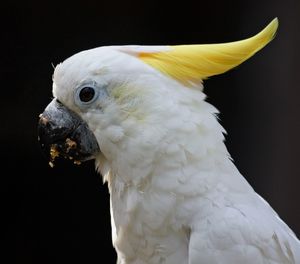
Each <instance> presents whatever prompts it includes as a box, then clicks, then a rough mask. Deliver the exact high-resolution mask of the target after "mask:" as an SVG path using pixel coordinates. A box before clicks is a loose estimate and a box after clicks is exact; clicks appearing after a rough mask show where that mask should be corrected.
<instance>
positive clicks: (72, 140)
mask: <svg viewBox="0 0 300 264" xmlns="http://www.w3.org/2000/svg"><path fill="white" fill-rule="evenodd" d="M38 135H39V138H38V140H39V142H40V145H41V147H42V149H43V151H44V152H45V153H46V156H47V157H48V158H49V160H50V161H49V164H50V166H51V167H53V165H54V163H53V162H54V160H55V158H57V157H59V156H61V157H64V158H67V159H71V160H73V161H74V163H75V164H80V162H81V161H86V160H89V159H93V158H95V155H96V154H97V153H98V152H100V148H99V146H98V143H97V140H96V138H95V136H94V134H93V133H92V131H91V130H90V129H89V127H88V125H87V124H86V123H85V122H84V121H83V120H82V119H81V117H80V116H78V115H77V114H76V113H74V112H73V111H71V110H70V109H68V108H67V107H65V106H64V105H63V104H62V103H60V102H59V101H58V100H57V99H53V100H52V101H51V103H50V104H49V105H48V106H47V107H46V109H45V111H44V112H43V113H42V114H41V115H40V120H39V124H38Z"/></svg>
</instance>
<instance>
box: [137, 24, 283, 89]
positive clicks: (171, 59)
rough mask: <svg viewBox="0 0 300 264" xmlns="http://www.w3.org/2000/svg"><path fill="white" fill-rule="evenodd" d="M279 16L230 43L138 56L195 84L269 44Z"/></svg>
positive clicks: (161, 69) (184, 80) (159, 68)
mask: <svg viewBox="0 0 300 264" xmlns="http://www.w3.org/2000/svg"><path fill="white" fill-rule="evenodd" d="M277 27H278V19H277V18H275V19H274V20H272V22H271V23H270V24H269V25H268V26H266V27H265V28H264V29H263V30H262V31H261V32H260V33H258V34H257V35H255V36H253V37H251V38H248V39H244V40H240V41H235V42H229V43H221V44H203V45H177V46H169V48H168V49H164V50H161V51H148V50H145V51H140V52H138V57H139V58H140V59H141V60H142V61H144V62H145V63H147V64H149V65H151V66H152V67H154V68H156V69H157V70H159V71H161V72H163V73H165V74H167V75H169V76H171V77H172V78H174V79H176V80H178V81H180V82H182V83H184V84H185V85H193V84H197V83H199V82H201V81H202V80H204V79H206V78H208V77H210V76H213V75H217V74H221V73H224V72H226V71H228V70H230V69H232V68H234V67H236V66H238V65H239V64H241V63H242V62H244V61H245V60H247V59H248V58H250V57H251V56H252V55H254V54H255V53H256V52H257V51H259V50H260V49H262V48H263V47H264V46H265V45H267V44H268V43H269V42H270V41H271V40H272V39H273V38H274V36H275V33H276V30H277Z"/></svg>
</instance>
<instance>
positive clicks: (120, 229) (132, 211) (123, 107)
mask: <svg viewBox="0 0 300 264" xmlns="http://www.w3.org/2000/svg"><path fill="white" fill-rule="evenodd" d="M277 26H278V21H277V19H274V20H273V21H272V22H271V23H270V24H269V25H268V26H267V27H266V28H265V29H264V30H263V31H261V32H260V33H259V34H257V35H255V36H254V37H252V38H249V39H245V40H242V41H236V42H231V43H224V44H209V45H208V44H207V45H179V46H109V47H100V48H95V49H91V50H86V51H83V52H80V53H78V54H75V55H74V56H72V57H70V58H68V59H67V60H65V61H64V62H63V63H61V64H59V65H58V66H57V67H56V69H55V71H54V75H53V95H54V99H53V101H52V102H51V103H50V104H49V105H48V107H47V108H46V110H45V111H44V113H43V114H42V115H41V117H40V128H39V138H40V141H41V144H42V147H43V148H45V150H46V151H47V152H49V151H50V155H51V161H50V162H51V164H52V165H53V163H54V159H55V158H56V157H57V156H58V155H61V156H63V157H67V158H70V159H73V160H75V162H77V163H78V162H80V161H83V160H86V159H90V158H94V159H95V163H96V168H97V170H98V171H99V172H100V173H101V174H102V175H103V179H104V181H105V182H107V183H108V187H109V192H110V205H111V226H112V238H113V246H114V247H115V249H116V251H117V255H118V263H119V264H158V263H162V264H206V263H207V264H235V263H239V264H241V263H242V264H253V263H255V264H275V263H286V264H292V263H294V264H295V263H298V264H299V263H300V242H299V240H298V239H297V238H296V236H295V234H294V233H293V231H291V229H290V228H289V227H288V226H287V225H286V224H285V223H284V222H283V221H282V220H281V219H280V218H279V217H278V215H277V214H276V212H275V211H274V210H273V209H272V208H271V206H270V205H269V204H268V203H267V202H266V201H265V200H264V199H263V198H261V197H260V196H259V195H258V194H257V193H256V192H255V191H254V190H253V188H252V187H251V186H250V185H249V183H248V182H247V181H246V180H245V178H244V177H243V176H242V175H241V174H240V172H239V171H238V169H237V168H236V167H235V165H234V164H233V162H232V160H231V158H230V155H229V153H228V151H227V149H226V146H225V144H224V135H223V134H224V133H225V130H224V129H223V128H222V127H221V125H220V124H219V123H218V121H217V114H218V111H217V110H216V108H215V107H213V106H212V105H211V104H209V103H208V102H206V101H205V94H204V93H203V91H202V90H203V85H202V81H203V80H204V79H205V78H207V77H209V76H213V75H216V74H220V73H223V72H225V71H227V70H229V69H232V68H234V67H235V66H237V65H239V64H240V63H242V62H243V61H245V60H246V59H248V58H249V57H251V56H252V55H253V54H254V53H256V52H257V51H258V50H260V49H261V48H262V47H264V46H265V45H266V44H267V43H268V42H269V41H270V40H271V39H272V38H273V37H274V34H275V32H276V29H277Z"/></svg>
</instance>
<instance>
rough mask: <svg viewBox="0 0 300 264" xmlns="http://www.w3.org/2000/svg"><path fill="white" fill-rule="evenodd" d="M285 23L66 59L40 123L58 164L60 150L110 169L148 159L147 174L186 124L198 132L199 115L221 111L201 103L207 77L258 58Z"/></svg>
mask: <svg viewBox="0 0 300 264" xmlns="http://www.w3.org/2000/svg"><path fill="white" fill-rule="evenodd" d="M277 26H278V21H277V19H274V20H273V21H272V22H271V23H270V24H269V25H268V26H267V27H266V28H265V29H263V30H262V31H261V32H260V33H258V34H257V35H255V36H253V37H251V38H248V39H245V40H241V41H236V42H231V43H223V44H205V45H178V46H107V47H100V48H95V49H90V50H86V51H82V52H80V53H77V54H75V55H73V56H72V57H70V58H68V59H66V60H65V61H64V62H63V63H61V64H59V65H57V66H56V68H55V71H54V74H53V96H54V99H53V100H52V102H51V103H50V104H49V105H48V106H47V107H46V109H45V111H44V112H43V113H42V114H41V115H40V121H39V141H40V144H41V146H42V148H43V149H45V151H46V152H47V153H48V154H50V156H51V157H50V164H51V165H53V162H54V159H55V158H56V157H57V156H63V157H65V158H68V159H72V160H74V161H75V163H78V162H82V161H85V160H88V159H96V161H97V166H99V167H100V170H101V172H102V173H105V170H106V169H105V168H104V167H105V166H106V165H105V164H109V165H108V166H109V167H114V164H119V165H120V164H123V167H122V166H115V168H117V167H118V168H121V167H122V169H123V170H124V168H125V167H130V166H131V167H134V164H136V163H137V162H140V163H143V164H144V165H143V166H140V173H143V170H144V169H145V168H146V167H147V163H149V162H151V161H152V160H153V158H154V157H155V156H156V153H157V151H161V147H162V146H164V147H166V146H167V144H168V142H169V143H170V142H171V141H172V140H173V141H174V140H178V138H176V134H178V133H176V132H178V130H182V131H184V130H186V131H187V130H189V129H190V130H193V129H194V130H195V128H194V127H193V124H190V119H192V118H194V117H191V116H193V113H196V114H197V115H198V117H195V118H199V119H201V120H202V121H203V120H205V118H206V117H205V116H206V115H207V114H211V113H215V112H216V110H215V109H214V108H208V107H203V104H202V103H201V102H203V101H204V99H205V95H204V94H203V93H202V82H203V80H205V79H206V78H208V77H210V76H213V75H216V74H221V73H224V72H226V71H228V70H230V69H232V68H234V67H236V66H237V65H239V64H240V63H242V62H244V61H245V60H247V59H248V58H250V57H251V56H252V55H253V54H255V53H256V52H257V51H259V50H260V49H261V48H262V47H264V46H265V45H266V44H267V43H268V42H269V41H270V40H272V38H273V37H274V34H275V32H276V29H277ZM207 105H208V104H206V106H207ZM207 109H208V110H207ZM202 121H201V122H202ZM203 122H204V121H203ZM211 122H213V124H214V121H211ZM192 123H193V122H192ZM194 123H195V122H194ZM213 124H212V125H211V126H212V127H214V129H215V125H213ZM183 134H184V132H183ZM220 134H222V131H221V130H220ZM186 136H188V134H186ZM220 138H221V137H220ZM220 140H221V141H222V140H223V138H221V139H220ZM168 148H170V149H169V150H167V151H169V152H172V149H171V147H168ZM173 151H175V150H173ZM125 170H126V169H125Z"/></svg>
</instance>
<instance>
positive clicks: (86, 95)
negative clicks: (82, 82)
mask: <svg viewBox="0 0 300 264" xmlns="http://www.w3.org/2000/svg"><path fill="white" fill-rule="evenodd" d="M94 96H95V89H94V88H93V87H88V86H87V87H83V88H82V89H81V90H80V92H79V99H80V101H81V102H85V103H87V102H89V101H91V100H93V98H94Z"/></svg>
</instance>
